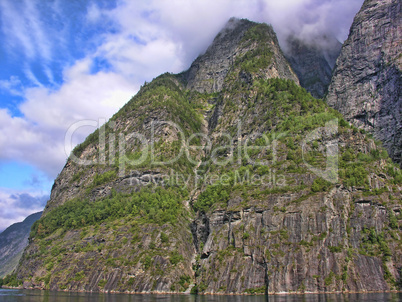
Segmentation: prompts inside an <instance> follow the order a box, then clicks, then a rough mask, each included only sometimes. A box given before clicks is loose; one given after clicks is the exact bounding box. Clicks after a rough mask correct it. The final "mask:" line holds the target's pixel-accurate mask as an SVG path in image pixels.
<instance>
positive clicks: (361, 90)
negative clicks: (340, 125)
mask: <svg viewBox="0 0 402 302" xmlns="http://www.w3.org/2000/svg"><path fill="white" fill-rule="evenodd" d="M401 23H402V15H401V3H400V1H398V0H384V1H374V0H366V1H365V2H364V4H363V6H362V8H361V10H360V11H359V13H358V14H357V15H356V17H355V19H354V21H353V24H352V27H351V28H350V33H349V37H348V39H347V40H346V41H345V43H344V45H343V47H342V51H341V54H340V56H339V58H338V60H337V62H336V67H335V70H334V75H333V78H332V81H331V84H330V87H329V89H328V96H327V98H326V100H327V103H328V104H329V105H330V106H332V107H334V108H336V109H337V110H339V111H340V112H341V113H342V114H343V115H344V116H345V117H346V118H347V119H348V120H349V121H351V122H352V123H353V124H355V125H356V126H357V127H359V128H363V129H365V130H366V131H368V132H370V133H372V134H374V137H375V138H377V139H379V140H381V141H382V142H383V144H384V146H385V147H386V149H387V151H388V153H389V155H390V157H391V158H392V159H393V160H394V161H395V162H397V163H399V164H402V157H401V156H402V153H401V152H402V93H401V88H402V77H401V68H402V57H401V53H402V43H401V40H402V30H401Z"/></svg>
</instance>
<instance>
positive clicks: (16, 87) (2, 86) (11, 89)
mask: <svg viewBox="0 0 402 302" xmlns="http://www.w3.org/2000/svg"><path fill="white" fill-rule="evenodd" d="M0 90H4V91H6V92H8V93H9V94H11V95H13V96H23V93H22V83H21V81H20V79H19V78H18V77H16V76H10V79H9V80H0Z"/></svg>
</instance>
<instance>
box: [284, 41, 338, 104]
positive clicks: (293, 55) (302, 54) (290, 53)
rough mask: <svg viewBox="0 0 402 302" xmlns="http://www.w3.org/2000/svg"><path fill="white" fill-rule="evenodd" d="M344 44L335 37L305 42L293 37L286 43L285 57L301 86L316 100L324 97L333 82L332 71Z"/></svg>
mask: <svg viewBox="0 0 402 302" xmlns="http://www.w3.org/2000/svg"><path fill="white" fill-rule="evenodd" d="M341 47H342V44H341V43H340V42H339V41H338V40H337V39H336V38H335V37H333V36H329V37H327V36H322V37H318V38H317V39H315V40H312V41H310V42H308V43H307V42H305V41H303V40H301V39H299V38H298V37H296V36H294V35H291V36H289V37H288V39H287V41H286V48H285V56H286V58H287V59H288V61H289V63H290V66H291V67H292V68H293V70H294V71H295V73H296V75H297V77H298V78H299V80H300V85H301V86H302V87H303V88H305V89H306V90H307V91H308V92H310V93H311V95H312V96H314V97H316V98H322V97H324V95H325V93H326V92H327V89H328V85H329V83H330V82H331V77H332V69H333V68H334V66H335V61H336V59H337V58H338V56H339V54H340V52H341Z"/></svg>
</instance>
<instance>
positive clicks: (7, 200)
mask: <svg viewBox="0 0 402 302" xmlns="http://www.w3.org/2000/svg"><path fill="white" fill-rule="evenodd" d="M48 199H49V195H43V193H41V192H24V191H16V190H10V189H5V188H0V230H4V229H6V228H7V227H9V226H10V225H11V224H13V223H16V222H21V221H23V220H24V219H25V218H26V217H27V216H29V215H31V214H33V213H36V212H40V211H42V210H43V208H44V206H45V204H46V201H47V200H48Z"/></svg>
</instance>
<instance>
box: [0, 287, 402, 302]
mask: <svg viewBox="0 0 402 302" xmlns="http://www.w3.org/2000/svg"><path fill="white" fill-rule="evenodd" d="M17 301H18V302H25V301H29V302H39V301H40V302H48V301H57V302H70V301H71V302H73V301H74V302H84V301H85V302H176V301H177V302H267V301H269V302H326V301H330V302H355V301H356V302H357V301H359V302H360V301H363V302H386V301H391V302H398V301H402V293H370V294H306V295H270V296H269V297H266V296H210V295H205V296H202V295H200V296H195V295H154V294H147V295H140V294H134V295H131V294H102V293H76V292H51V291H40V290H14V289H0V302H17Z"/></svg>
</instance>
